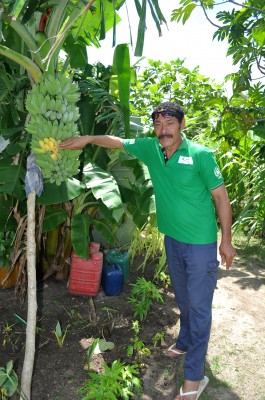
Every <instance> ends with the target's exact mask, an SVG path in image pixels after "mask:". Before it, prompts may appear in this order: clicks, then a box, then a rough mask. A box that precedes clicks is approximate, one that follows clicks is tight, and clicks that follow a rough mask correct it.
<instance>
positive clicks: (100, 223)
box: [93, 219, 117, 245]
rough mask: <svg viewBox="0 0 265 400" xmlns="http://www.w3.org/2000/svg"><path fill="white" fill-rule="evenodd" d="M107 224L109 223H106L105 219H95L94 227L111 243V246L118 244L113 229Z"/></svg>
mask: <svg viewBox="0 0 265 400" xmlns="http://www.w3.org/2000/svg"><path fill="white" fill-rule="evenodd" d="M107 222H108V221H106V220H105V219H104V220H98V219H93V226H94V228H95V229H97V230H98V231H99V232H100V233H101V234H102V236H103V237H104V238H105V239H106V241H107V242H108V243H110V244H111V245H115V244H116V243H117V238H116V236H115V235H114V233H113V230H112V227H111V226H109V224H108V223H107Z"/></svg>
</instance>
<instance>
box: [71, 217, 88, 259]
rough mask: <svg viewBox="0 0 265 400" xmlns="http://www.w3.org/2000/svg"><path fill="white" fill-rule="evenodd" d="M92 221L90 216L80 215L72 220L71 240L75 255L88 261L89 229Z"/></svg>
mask: <svg viewBox="0 0 265 400" xmlns="http://www.w3.org/2000/svg"><path fill="white" fill-rule="evenodd" d="M90 223H91V219H90V216H89V215H88V214H78V215H75V216H74V217H73V218H72V223H71V239H72V244H73V248H74V251H75V253H76V254H77V255H78V256H79V257H81V258H85V259H88V257H89V241H90V238H89V229H90Z"/></svg>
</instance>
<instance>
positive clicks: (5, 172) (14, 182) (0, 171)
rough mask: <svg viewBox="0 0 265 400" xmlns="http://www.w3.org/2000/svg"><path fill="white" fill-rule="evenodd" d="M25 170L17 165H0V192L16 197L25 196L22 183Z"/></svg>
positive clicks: (21, 197)
mask: <svg viewBox="0 0 265 400" xmlns="http://www.w3.org/2000/svg"><path fill="white" fill-rule="evenodd" d="M24 174H25V171H24V169H23V168H21V167H20V166H19V165H8V166H0V193H7V194H10V195H12V196H14V197H16V198H17V199H23V198H25V197H26V196H25V189H24V186H23V184H22V180H23V178H24V176H25V175H24Z"/></svg>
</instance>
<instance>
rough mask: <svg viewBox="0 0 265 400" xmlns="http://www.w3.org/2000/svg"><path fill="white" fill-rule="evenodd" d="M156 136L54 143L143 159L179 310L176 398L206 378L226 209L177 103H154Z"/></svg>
mask: <svg viewBox="0 0 265 400" xmlns="http://www.w3.org/2000/svg"><path fill="white" fill-rule="evenodd" d="M152 119H153V122H154V130H155V134H156V138H138V139H121V138H118V137H114V136H82V137H78V138H72V139H68V140H65V141H64V142H62V143H60V145H59V146H60V148H61V149H81V148H83V147H84V146H85V145H87V144H95V145H98V146H102V147H108V148H120V149H122V148H124V149H125V150H126V151H127V152H128V153H130V154H132V155H134V156H135V157H136V158H138V159H139V160H140V161H142V162H143V163H145V164H146V165H147V166H148V169H149V172H150V176H151V180H152V183H153V188H154V193H155V199H156V209H157V220H158V228H159V230H160V232H162V233H164V234H165V248H166V254H167V263H168V268H169V273H170V277H171V282H172V285H173V289H174V293H175V297H176V302H177V305H178V307H179V309H180V331H179V335H178V338H177V340H176V343H174V345H173V346H170V348H169V349H168V350H167V351H165V355H166V356H169V357H172V356H174V357H176V356H178V355H182V354H186V358H185V367H184V377H185V380H184V383H183V386H182V387H181V389H180V394H178V395H177V397H176V400H195V399H198V398H199V396H200V394H201V392H202V391H203V389H204V388H205V387H206V385H207V383H208V381H209V379H208V378H207V377H205V376H204V363H205V358H206V353H207V347H208V341H209V337H210V329H211V318H212V315H211V314H212V311H211V310H212V299H213V293H214V289H215V286H216V282H217V269H218V265H219V262H218V260H217V224H216V217H215V208H214V204H213V201H212V199H213V200H214V203H215V207H216V211H217V214H218V217H219V221H220V225H221V232H222V238H221V243H220V246H219V253H220V256H221V262H222V264H223V265H226V268H227V269H228V268H230V266H231V264H232V260H233V258H234V257H235V255H236V252H235V249H234V248H233V246H232V244H231V221H232V213H231V207H230V202H229V198H228V195H227V191H226V188H225V186H224V182H223V178H222V175H221V172H220V170H219V168H218V166H217V164H216V161H215V159H214V156H213V154H212V152H211V151H210V150H209V149H207V148H206V147H204V146H201V145H199V144H196V143H194V142H192V141H190V140H188V139H187V138H186V137H185V135H184V134H183V133H182V132H181V131H182V130H183V129H184V127H185V118H184V112H183V110H182V108H181V107H180V106H179V105H177V104H176V103H171V102H165V103H161V104H160V105H159V106H158V107H157V108H156V109H155V110H154V112H153V113H152Z"/></svg>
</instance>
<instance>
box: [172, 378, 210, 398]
mask: <svg viewBox="0 0 265 400" xmlns="http://www.w3.org/2000/svg"><path fill="white" fill-rule="evenodd" d="M208 383H209V378H208V377H207V376H204V378H203V379H202V380H201V381H200V384H199V387H198V390H194V391H192V392H185V393H183V391H182V386H181V388H180V391H179V393H180V397H181V398H182V397H185V396H194V395H195V394H196V400H198V398H199V397H200V395H201V394H202V392H203V391H204V389H205V388H206V386H207V385H208Z"/></svg>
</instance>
